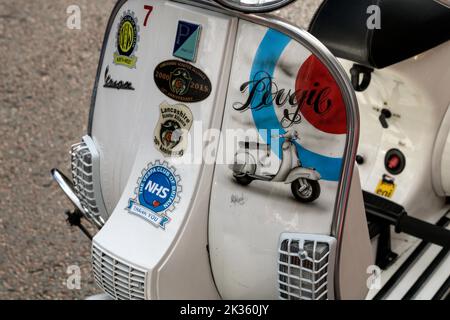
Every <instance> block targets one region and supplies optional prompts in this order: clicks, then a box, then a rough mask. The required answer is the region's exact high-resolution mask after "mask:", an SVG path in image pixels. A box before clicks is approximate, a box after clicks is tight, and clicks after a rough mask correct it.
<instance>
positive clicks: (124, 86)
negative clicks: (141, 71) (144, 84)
mask: <svg viewBox="0 0 450 320" xmlns="http://www.w3.org/2000/svg"><path fill="white" fill-rule="evenodd" d="M103 87H104V88H111V89H117V90H133V91H134V87H133V84H132V83H131V82H130V81H118V80H114V79H113V78H112V77H111V75H110V74H109V66H107V67H106V70H105V84H104V85H103Z"/></svg>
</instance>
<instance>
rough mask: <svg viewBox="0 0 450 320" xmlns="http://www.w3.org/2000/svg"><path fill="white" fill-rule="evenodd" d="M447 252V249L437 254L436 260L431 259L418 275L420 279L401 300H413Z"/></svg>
mask: <svg viewBox="0 0 450 320" xmlns="http://www.w3.org/2000/svg"><path fill="white" fill-rule="evenodd" d="M448 252H449V250H448V249H442V250H441V251H440V252H439V254H438V255H437V256H436V258H434V259H433V261H432V262H431V263H430V265H429V266H428V267H427V268H426V269H425V271H424V272H423V273H422V274H421V275H420V277H419V278H418V279H417V281H416V282H415V283H414V284H413V286H412V287H411V288H410V289H409V290H408V292H406V294H405V295H404V296H403V298H402V300H411V299H413V298H414V296H415V295H416V293H417V292H418V291H419V290H420V288H422V287H423V285H424V284H425V282H426V281H427V280H428V279H429V278H430V277H431V276H432V275H433V273H434V271H435V270H436V269H437V267H439V265H440V264H441V262H442V261H443V260H444V259H445V257H446V256H447V254H448Z"/></svg>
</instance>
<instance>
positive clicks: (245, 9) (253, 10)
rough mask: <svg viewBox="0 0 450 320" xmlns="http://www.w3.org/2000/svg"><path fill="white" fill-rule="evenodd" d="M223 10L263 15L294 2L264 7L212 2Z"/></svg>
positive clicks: (221, 0)
mask: <svg viewBox="0 0 450 320" xmlns="http://www.w3.org/2000/svg"><path fill="white" fill-rule="evenodd" d="M214 1H216V2H217V3H219V4H220V5H222V6H224V7H225V8H228V9H231V10H235V11H241V12H246V13H263V12H270V11H274V10H278V9H281V8H283V7H286V6H287V5H289V4H291V3H292V2H294V1H296V0H278V1H277V2H275V3H273V4H264V5H256V4H233V2H230V1H227V0H214Z"/></svg>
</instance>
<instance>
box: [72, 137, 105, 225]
mask: <svg viewBox="0 0 450 320" xmlns="http://www.w3.org/2000/svg"><path fill="white" fill-rule="evenodd" d="M71 156H72V168H71V169H72V178H73V185H74V189H75V192H76V194H77V197H78V199H80V202H81V205H82V206H83V208H84V210H85V214H86V218H87V219H88V220H90V221H91V222H93V223H94V224H95V225H96V226H97V227H99V228H101V227H102V226H103V225H104V224H105V220H104V219H103V217H102V215H101V213H100V210H99V206H98V203H97V200H96V199H98V198H101V196H100V195H98V196H99V197H96V194H95V188H94V179H93V175H94V170H93V167H94V166H93V163H94V160H93V155H92V153H91V151H90V150H89V147H88V146H87V144H86V142H85V141H83V142H81V143H78V144H75V145H73V146H72V149H71Z"/></svg>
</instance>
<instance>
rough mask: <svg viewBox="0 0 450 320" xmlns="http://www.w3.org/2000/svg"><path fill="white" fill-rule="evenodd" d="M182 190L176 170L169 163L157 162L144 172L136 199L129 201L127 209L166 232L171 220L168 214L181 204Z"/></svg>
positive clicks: (139, 181)
mask: <svg viewBox="0 0 450 320" xmlns="http://www.w3.org/2000/svg"><path fill="white" fill-rule="evenodd" d="M181 190H182V188H181V184H180V177H179V176H178V175H177V174H176V172H175V169H174V168H172V167H170V166H169V165H168V163H167V162H162V163H161V162H159V161H156V162H155V163H151V164H150V165H149V166H148V167H147V168H146V169H145V170H143V173H142V176H141V177H140V178H139V180H138V187H137V189H136V191H135V195H134V198H131V199H130V200H129V204H128V207H127V208H126V209H127V210H128V212H130V213H132V214H135V215H137V216H139V217H141V218H143V219H145V220H147V221H148V222H150V223H151V224H153V225H154V226H156V227H158V228H161V229H163V230H165V229H166V224H167V223H169V222H170V220H171V219H170V217H169V216H168V214H169V213H171V212H172V211H173V210H174V209H175V206H176V204H177V203H179V201H180V194H181Z"/></svg>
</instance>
